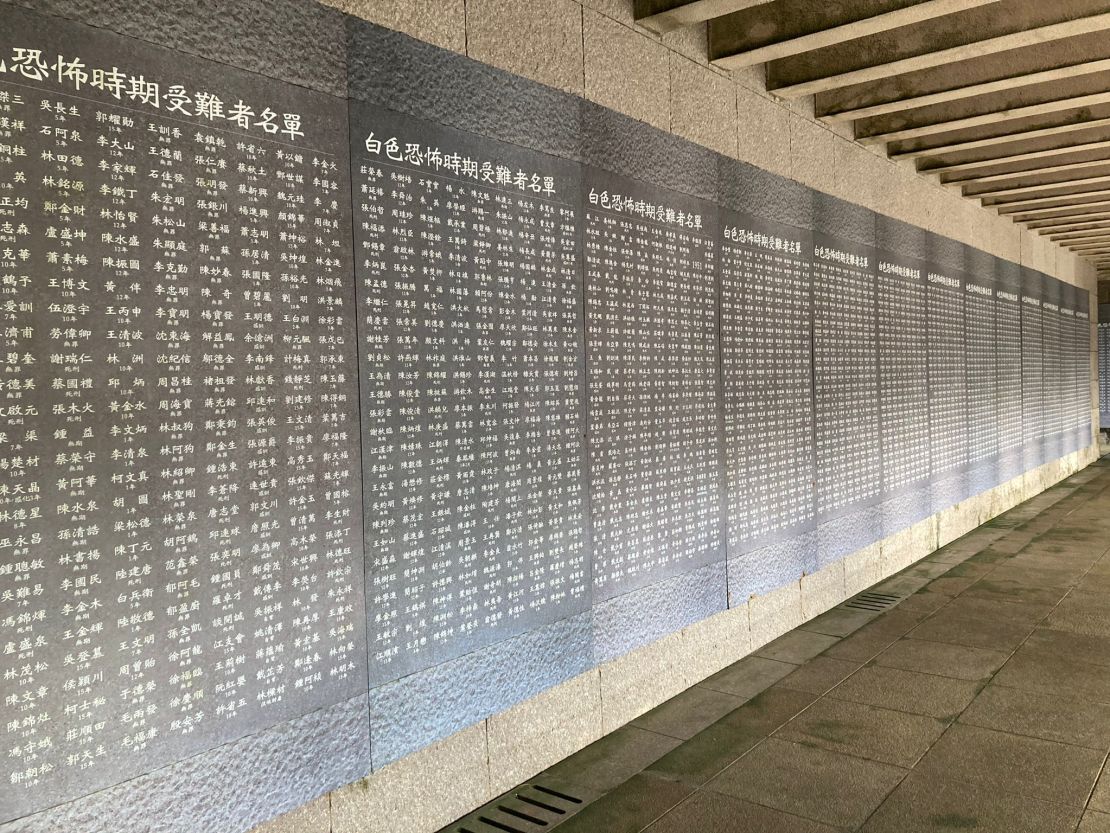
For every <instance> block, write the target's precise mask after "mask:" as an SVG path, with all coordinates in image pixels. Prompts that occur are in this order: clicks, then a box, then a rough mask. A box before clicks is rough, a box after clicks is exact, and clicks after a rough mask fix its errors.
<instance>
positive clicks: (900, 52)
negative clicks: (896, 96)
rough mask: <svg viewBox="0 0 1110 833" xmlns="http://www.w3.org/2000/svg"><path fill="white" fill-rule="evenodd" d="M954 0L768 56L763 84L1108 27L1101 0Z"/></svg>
mask: <svg viewBox="0 0 1110 833" xmlns="http://www.w3.org/2000/svg"><path fill="white" fill-rule="evenodd" d="M827 5H834V4H827ZM837 5H839V4H837ZM958 5H959V7H960V8H959V10H958V11H954V12H952V13H951V14H945V15H943V16H939V17H933V18H931V19H929V20H924V21H921V22H918V23H914V24H911V25H904V26H901V27H899V28H897V29H895V30H892V31H887V32H881V33H878V34H874V35H870V36H866V37H860V38H855V39H853V40H851V41H843V42H840V43H835V44H830V45H828V46H824V47H822V48H818V49H814V50H812V51H807V52H804V53H802V54H799V55H792V56H790V57H787V58H781V59H778V60H774V61H771V62H770V63H769V64H768V65H767V82H768V83H767V88H768V90H770V91H771V92H774V93H775V94H776V95H779V96H781V97H784V98H797V97H800V96H805V95H811V94H815V93H820V92H825V91H828V90H832V89H837V88H841V87H846V86H850V85H855V84H861V83H868V82H875V81H879V80H882V79H884V78H888V77H891V76H895V75H905V74H907V73H911V72H918V71H921V70H926V69H931V68H933V67H938V66H942V65H944V64H953V63H957V62H962V61H967V60H971V59H974V58H979V57H982V56H984V55H990V54H996V53H1000V52H1005V51H1009V50H1013V49H1020V48H1023V47H1028V46H1032V45H1034V44H1038V43H1045V42H1049V41H1055V40H1061V39H1063V38H1069V37H1075V36H1077V35H1083V34H1088V33H1090V32H1095V31H1105V30H1107V29H1110V12H1108V11H1107V8H1106V3H1105V2H1102V0H1054V2H1052V3H1039V2H1038V3H1030V2H1024V0H1000V2H999V3H997V4H987V5H982V4H981V3H978V2H976V3H974V5H972V4H968V3H961V4H958ZM768 8H769V7H768ZM711 57H713V56H712V55H711Z"/></svg>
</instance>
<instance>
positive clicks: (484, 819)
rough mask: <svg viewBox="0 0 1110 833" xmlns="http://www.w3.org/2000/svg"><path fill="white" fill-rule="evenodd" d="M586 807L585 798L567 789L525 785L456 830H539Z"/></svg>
mask: <svg viewBox="0 0 1110 833" xmlns="http://www.w3.org/2000/svg"><path fill="white" fill-rule="evenodd" d="M583 806H585V802H584V801H583V799H581V798H579V797H578V796H574V795H571V794H570V793H568V792H566V791H564V790H556V789H553V788H551V787H547V786H544V785H543V784H522V785H521V786H519V787H517V789H515V790H512V791H511V792H507V793H505V794H504V795H503V796H501V797H500V798H498V799H497V800H496V801H493V802H492V803H490V804H487V805H486V806H485V807H483V808H482V809H480V810H477V811H476V812H474V813H473V814H471V815H469V816H467V817H466V818H464V819H463V820H462V821H460V822H459V823H458V824H457V825H456V826H454V827H453V828H452V829H453V830H454V831H456V833H493V831H498V832H499V833H535V831H537V830H547V829H550V828H552V827H555V826H556V825H558V824H559V823H560V822H563V821H566V820H567V819H568V818H570V817H571V816H573V815H574V814H575V813H576V812H578V811H579V810H580V809H582V807H583Z"/></svg>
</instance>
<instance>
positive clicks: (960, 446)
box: [925, 241, 968, 512]
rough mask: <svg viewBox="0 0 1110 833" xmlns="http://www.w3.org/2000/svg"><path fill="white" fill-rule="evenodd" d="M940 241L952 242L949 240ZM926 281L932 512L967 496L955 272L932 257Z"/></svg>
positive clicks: (960, 292)
mask: <svg viewBox="0 0 1110 833" xmlns="http://www.w3.org/2000/svg"><path fill="white" fill-rule="evenodd" d="M945 242H948V243H949V244H950V245H951V243H950V241H945ZM957 245H958V244H957ZM961 254H962V253H961ZM925 282H926V308H927V311H928V332H929V338H928V348H929V455H930V461H931V469H930V471H931V475H932V491H933V511H934V512H937V511H940V510H941V509H944V508H945V507H947V506H952V505H953V504H956V503H959V502H960V501H961V500H963V499H964V498H965V497H967V483H966V467H967V458H968V422H967V397H968V387H967V367H968V353H967V343H966V338H965V337H966V333H965V324H964V316H965V308H964V288H963V280H962V278H961V276H960V273H959V272H958V271H956V270H955V269H953V268H949V267H945V266H942V265H938V264H935V263H934V264H931V265H930V268H929V269H928V272H927V273H926V275H925Z"/></svg>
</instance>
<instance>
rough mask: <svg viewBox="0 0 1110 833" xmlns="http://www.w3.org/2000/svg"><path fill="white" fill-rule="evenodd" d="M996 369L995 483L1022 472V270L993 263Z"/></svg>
mask: <svg viewBox="0 0 1110 833" xmlns="http://www.w3.org/2000/svg"><path fill="white" fill-rule="evenodd" d="M995 281H996V287H995V313H994V314H995V351H994V352H995V355H994V358H995V367H996V370H997V377H996V388H997V393H998V401H997V413H998V429H997V431H998V476H997V479H998V482H999V483H1004V482H1006V481H1007V480H1010V479H1012V478H1014V477H1017V476H1018V475H1019V474H1021V472H1022V470H1023V466H1022V458H1023V451H1022V449H1023V445H1024V440H1023V437H1022V401H1021V384H1022V369H1021V352H1022V333H1021V317H1022V302H1021V267H1020V266H1018V265H1017V264H1015V263H1009V262H1006V261H996V262H995Z"/></svg>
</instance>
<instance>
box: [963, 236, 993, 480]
mask: <svg viewBox="0 0 1110 833" xmlns="http://www.w3.org/2000/svg"><path fill="white" fill-rule="evenodd" d="M994 266H995V259H994V258H993V257H991V256H990V255H988V254H986V253H985V252H982V251H980V250H979V249H973V248H970V247H967V248H966V249H965V253H964V272H963V280H964V344H965V349H966V352H967V358H966V361H967V370H966V373H967V433H968V442H967V455H968V485H967V490H968V494H969V495H977V494H979V493H980V492H985V491H986V490H988V489H990V488H992V487H993V486H995V485H997V483H998V482H999V481H998V454H999V450H998V449H999V430H998V399H999V378H998V372H999V359H998V352H999V339H998V332H997V327H998V321H997V319H998V304H999V300H998V292H997V284H996V281H995V274H994Z"/></svg>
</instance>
